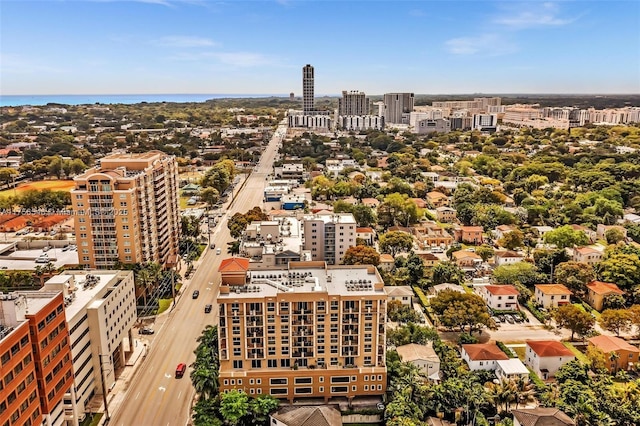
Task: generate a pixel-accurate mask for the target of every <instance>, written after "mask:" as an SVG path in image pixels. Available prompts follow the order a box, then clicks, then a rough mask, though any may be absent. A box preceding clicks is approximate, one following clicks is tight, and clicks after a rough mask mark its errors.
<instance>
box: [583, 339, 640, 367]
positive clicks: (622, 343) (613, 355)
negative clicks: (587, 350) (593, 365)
mask: <svg viewBox="0 0 640 426" xmlns="http://www.w3.org/2000/svg"><path fill="white" fill-rule="evenodd" d="M589 344H590V345H592V346H595V347H596V348H598V349H600V350H601V351H602V352H604V354H605V358H606V361H607V370H609V373H612V374H616V373H617V372H618V371H620V370H623V371H628V370H631V369H632V368H633V366H634V365H635V366H637V365H638V362H639V361H640V349H638V348H637V347H635V346H633V345H631V344H629V343H628V342H627V341H626V340H624V339H621V338H619V337H614V336H607V335H605V334H601V335H600V336H595V337H592V338H590V339H589Z"/></svg>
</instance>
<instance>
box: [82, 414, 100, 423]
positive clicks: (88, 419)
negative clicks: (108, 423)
mask: <svg viewBox="0 0 640 426" xmlns="http://www.w3.org/2000/svg"><path fill="white" fill-rule="evenodd" d="M101 418H102V413H96V414H94V415H93V417H91V416H90V415H88V416H86V417H85V418H84V421H83V422H82V423H80V426H97V425H98V423H100V419H101Z"/></svg>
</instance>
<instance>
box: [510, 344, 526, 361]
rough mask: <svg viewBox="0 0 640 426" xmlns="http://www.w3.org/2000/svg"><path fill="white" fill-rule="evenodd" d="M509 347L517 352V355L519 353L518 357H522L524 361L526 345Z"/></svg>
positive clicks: (521, 359)
mask: <svg viewBox="0 0 640 426" xmlns="http://www.w3.org/2000/svg"><path fill="white" fill-rule="evenodd" d="M509 349H511V350H512V351H513V352H515V353H516V355H518V358H520V361H524V356H525V353H526V351H527V348H526V346H516V347H509Z"/></svg>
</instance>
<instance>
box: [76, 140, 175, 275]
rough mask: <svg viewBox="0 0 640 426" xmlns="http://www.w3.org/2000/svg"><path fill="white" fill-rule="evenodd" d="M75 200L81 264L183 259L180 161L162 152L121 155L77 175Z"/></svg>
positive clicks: (102, 265) (105, 265) (169, 262)
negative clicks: (179, 194)
mask: <svg viewBox="0 0 640 426" xmlns="http://www.w3.org/2000/svg"><path fill="white" fill-rule="evenodd" d="M74 181H75V189H73V190H72V191H71V199H72V205H73V209H74V212H75V213H76V215H75V219H74V224H75V233H76V239H77V245H78V259H79V264H80V265H81V266H83V267H85V268H97V269H105V268H112V267H113V266H114V265H115V264H116V262H121V263H146V262H157V263H160V264H167V265H173V264H175V263H176V261H177V256H178V242H179V237H180V217H179V210H178V163H177V161H176V159H175V157H173V156H170V155H166V154H164V153H162V152H160V151H150V152H146V153H142V154H115V155H111V156H108V157H105V158H103V159H102V160H101V162H100V165H97V166H95V167H92V168H90V169H89V170H87V171H86V172H85V173H83V174H82V175H80V176H77V177H76V178H75V179H74Z"/></svg>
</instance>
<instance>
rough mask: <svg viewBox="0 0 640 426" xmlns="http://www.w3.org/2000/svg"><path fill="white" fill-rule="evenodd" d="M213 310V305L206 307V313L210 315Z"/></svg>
mask: <svg viewBox="0 0 640 426" xmlns="http://www.w3.org/2000/svg"><path fill="white" fill-rule="evenodd" d="M212 308H213V306H212V305H210V304H208V305H204V313H205V314H208V313H210V312H211V309H212Z"/></svg>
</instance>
